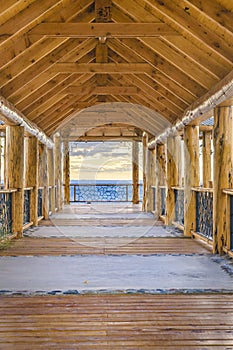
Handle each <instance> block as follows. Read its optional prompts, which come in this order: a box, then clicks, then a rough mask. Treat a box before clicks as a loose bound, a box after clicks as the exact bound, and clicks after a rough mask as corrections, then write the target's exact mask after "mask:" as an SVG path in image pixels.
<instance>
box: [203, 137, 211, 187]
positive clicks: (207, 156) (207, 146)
mask: <svg viewBox="0 0 233 350" xmlns="http://www.w3.org/2000/svg"><path fill="white" fill-rule="evenodd" d="M211 139H212V131H203V146H202V153H203V157H202V177H203V187H205V188H208V187H209V184H210V181H211V180H212V179H211Z"/></svg>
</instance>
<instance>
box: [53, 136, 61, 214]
mask: <svg viewBox="0 0 233 350" xmlns="http://www.w3.org/2000/svg"><path fill="white" fill-rule="evenodd" d="M61 155H62V153H61V137H60V135H58V134H56V135H55V136H54V168H55V186H56V194H57V195H56V208H57V209H58V210H61V209H62V157H61Z"/></svg>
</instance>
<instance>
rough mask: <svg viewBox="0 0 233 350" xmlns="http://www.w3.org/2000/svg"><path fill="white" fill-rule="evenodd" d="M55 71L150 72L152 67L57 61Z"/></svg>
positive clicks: (137, 64) (129, 64)
mask: <svg viewBox="0 0 233 350" xmlns="http://www.w3.org/2000/svg"><path fill="white" fill-rule="evenodd" d="M54 71H55V72H56V73H61V72H65V73H86V74H92V73H105V74H119V73H125V74H133V73H151V72H152V68H151V67H150V65H149V64H147V63H122V64H116V63H90V64H82V63H57V64H56V66H55V67H54Z"/></svg>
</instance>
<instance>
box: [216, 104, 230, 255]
mask: <svg viewBox="0 0 233 350" xmlns="http://www.w3.org/2000/svg"><path fill="white" fill-rule="evenodd" d="M232 105H233V104H232V103H230V104H229V105H228V103H227V101H226V102H224V103H223V104H222V105H220V106H217V107H216V108H215V110H214V132H213V135H214V181H213V187H214V198H213V252H214V253H219V254H221V253H223V248H228V249H230V237H229V235H230V232H229V231H230V230H229V229H228V226H229V225H228V222H229V221H230V213H229V211H227V203H226V194H224V193H223V189H227V188H229V189H232V188H233V153H232V148H233V131H232V130H233V113H232V111H233V108H232ZM227 212H228V213H229V214H228V215H229V216H227ZM227 231H228V232H227Z"/></svg>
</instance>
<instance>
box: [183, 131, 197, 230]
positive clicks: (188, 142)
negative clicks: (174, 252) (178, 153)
mask: <svg viewBox="0 0 233 350" xmlns="http://www.w3.org/2000/svg"><path fill="white" fill-rule="evenodd" d="M184 155H185V156H184V162H185V178H184V234H185V236H189V237H190V236H191V235H192V233H191V231H195V229H196V206H195V203H196V202H195V197H194V196H195V193H193V191H192V187H199V186H200V176H199V128H198V126H193V125H192V126H190V125H187V126H186V127H185V129H184Z"/></svg>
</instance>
